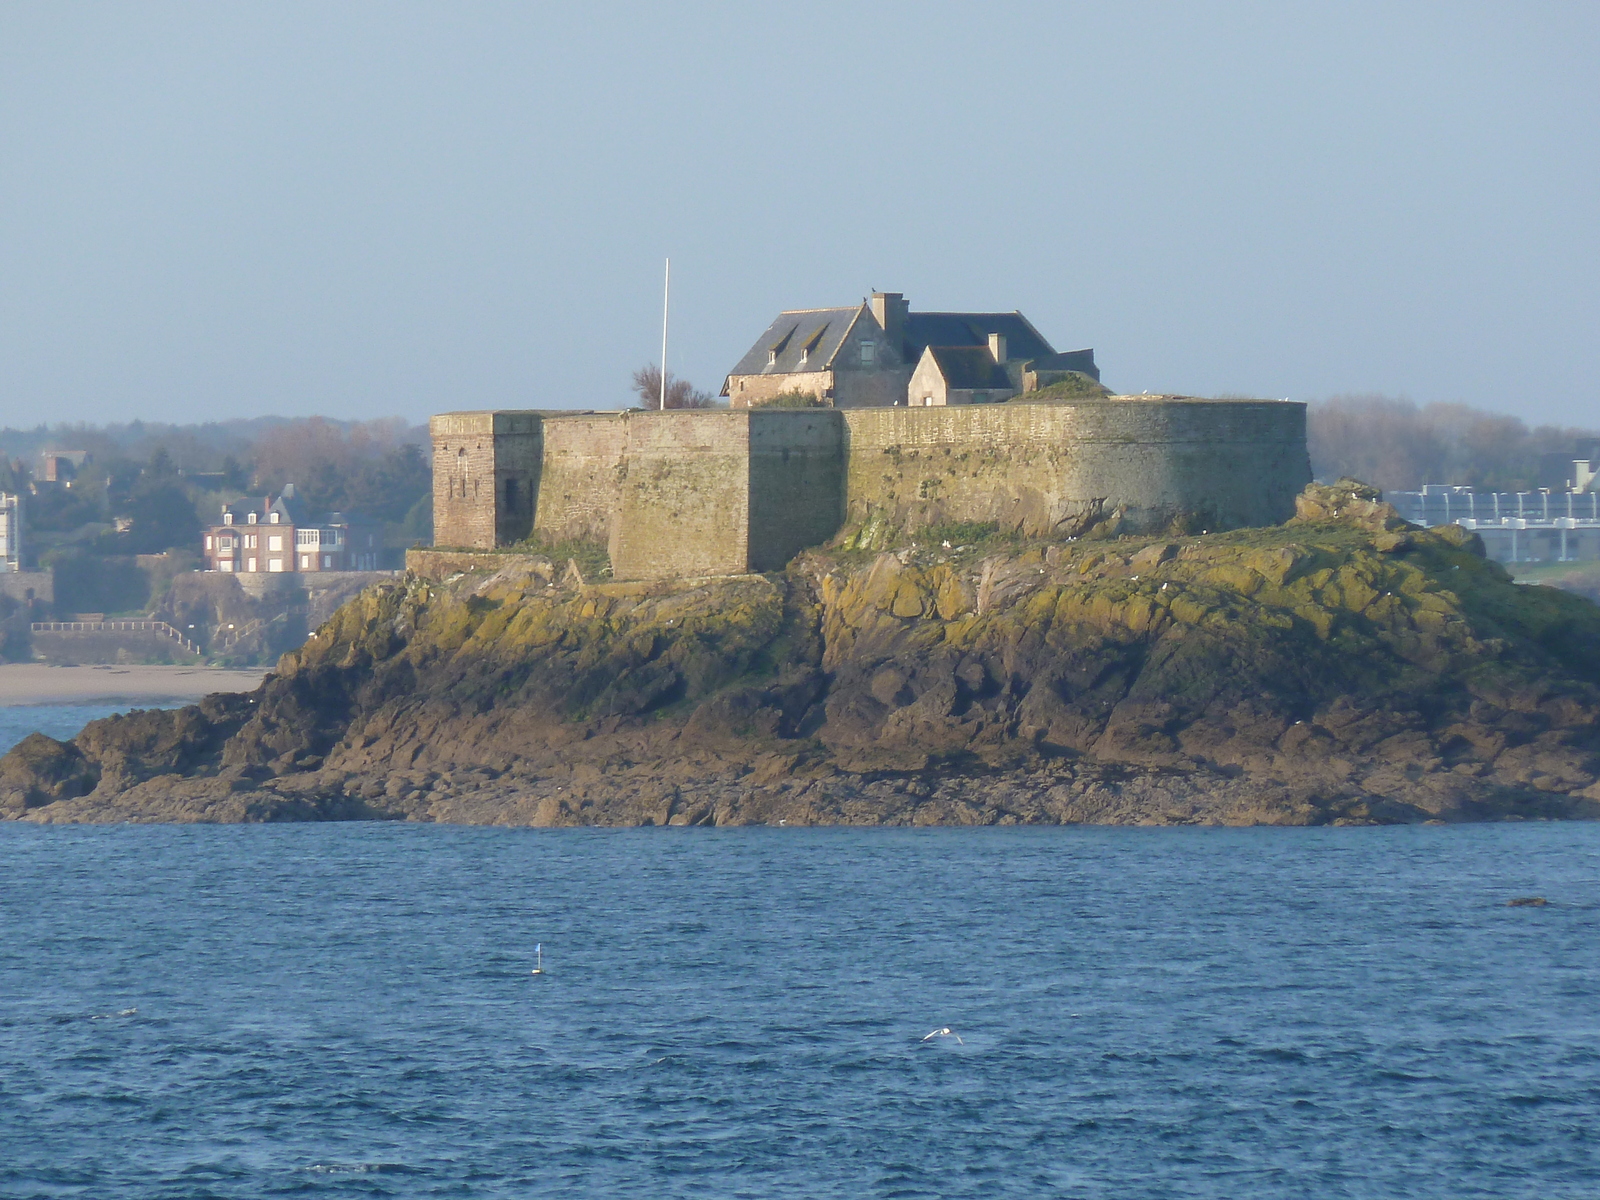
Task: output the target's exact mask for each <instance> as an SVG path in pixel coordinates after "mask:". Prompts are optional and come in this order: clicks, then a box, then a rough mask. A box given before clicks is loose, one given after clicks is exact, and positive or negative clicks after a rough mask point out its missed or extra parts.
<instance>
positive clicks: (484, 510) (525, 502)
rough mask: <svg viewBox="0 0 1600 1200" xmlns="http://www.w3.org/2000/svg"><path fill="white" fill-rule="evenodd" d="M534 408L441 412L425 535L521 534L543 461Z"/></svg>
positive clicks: (504, 539)
mask: <svg viewBox="0 0 1600 1200" xmlns="http://www.w3.org/2000/svg"><path fill="white" fill-rule="evenodd" d="M541 418H542V414H541V413H538V412H533V411H525V412H455V413H443V414H441V415H439V416H436V417H433V418H432V419H431V420H429V422H428V432H429V434H430V436H431V437H432V439H433V521H434V525H433V539H434V542H435V543H436V544H438V545H441V546H471V547H477V548H481V549H492V548H494V547H495V546H504V545H508V544H510V543H512V542H517V541H521V540H522V539H523V538H525V537H527V536H528V534H529V532H530V531H531V530H532V528H533V506H534V500H535V498H536V497H537V495H538V492H539V474H540V467H541V465H542V463H543V457H544V450H543V442H544V428H543V421H542V419H541Z"/></svg>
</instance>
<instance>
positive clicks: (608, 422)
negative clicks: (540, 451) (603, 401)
mask: <svg viewBox="0 0 1600 1200" xmlns="http://www.w3.org/2000/svg"><path fill="white" fill-rule="evenodd" d="M625 435H626V422H625V420H624V418H623V415H622V414H621V413H596V414H594V415H585V416H564V417H547V419H546V420H545V422H544V466H543V470H542V473H541V476H540V481H539V500H538V506H537V509H536V511H535V513H534V529H535V531H536V532H537V533H538V534H539V536H540V537H542V538H544V539H546V540H547V541H551V542H565V541H585V542H605V541H607V540H608V539H609V538H610V536H611V516H612V512H613V510H614V509H615V508H616V501H617V478H618V472H619V471H620V470H621V467H622V446H623V439H624V437H625Z"/></svg>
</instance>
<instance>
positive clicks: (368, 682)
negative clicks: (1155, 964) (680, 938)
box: [0, 481, 1600, 825]
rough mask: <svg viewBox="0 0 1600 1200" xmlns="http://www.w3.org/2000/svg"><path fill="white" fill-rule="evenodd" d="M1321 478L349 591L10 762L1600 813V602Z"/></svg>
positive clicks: (56, 816) (7, 790) (529, 799)
mask: <svg viewBox="0 0 1600 1200" xmlns="http://www.w3.org/2000/svg"><path fill="white" fill-rule="evenodd" d="M1464 532H1465V531H1450V530H1445V531H1423V530H1419V529H1415V528H1412V527H1408V526H1406V525H1405V523H1404V522H1403V521H1400V520H1399V518H1398V516H1396V515H1395V514H1394V510H1393V509H1391V508H1389V506H1387V505H1385V504H1382V502H1381V500H1379V499H1378V497H1377V495H1376V493H1374V492H1373V491H1372V489H1368V488H1365V487H1364V486H1363V485H1359V484H1353V483H1351V482H1350V481H1341V482H1340V483H1339V484H1336V485H1333V486H1332V487H1328V488H1319V487H1315V486H1314V487H1313V488H1310V489H1308V490H1307V493H1306V495H1305V496H1304V497H1302V503H1301V505H1300V508H1299V516H1298V517H1297V518H1296V520H1295V521H1293V522H1291V523H1289V524H1288V525H1285V526H1282V527H1277V528H1271V529H1256V530H1242V531H1235V532H1232V533H1225V534H1215V535H1208V536H1194V537H1172V536H1168V537H1165V538H1137V539H1135V538H1123V539H1117V540H1108V541H1095V542H1088V541H1054V542H1051V541H1028V540H1023V539H995V538H990V539H988V540H979V541H977V542H975V543H973V544H971V545H963V546H954V547H945V546H939V547H929V546H911V545H906V546H902V547H899V548H897V549H894V550H886V551H877V552H874V551H872V550H869V549H864V548H860V547H861V545H862V543H861V541H860V540H859V539H858V540H857V541H856V542H847V543H845V545H846V546H848V547H849V548H848V549H840V550H836V551H831V552H829V551H814V552H810V553H807V554H805V555H802V556H801V557H800V558H799V559H797V560H796V561H795V562H794V563H793V564H791V566H790V568H789V569H788V571H787V572H786V573H784V574H782V575H775V576H769V577H755V578H738V579H724V580H716V581H710V582H699V583H695V584H693V585H644V584H601V585H585V584H582V583H581V581H579V580H576V579H570V578H569V579H568V580H567V581H566V582H558V581H556V580H555V579H554V578H553V576H552V574H551V573H550V572H548V571H546V572H534V571H531V570H528V569H526V568H525V567H523V568H518V567H515V566H513V567H509V568H507V569H505V570H502V571H501V572H499V573H496V574H483V573H478V574H464V575H460V576H456V577H452V578H451V579H449V581H447V582H444V583H439V582H434V581H430V580H427V579H424V578H420V577H416V576H412V577H408V578H407V579H405V580H404V581H400V582H395V583H387V584H383V585H379V586H377V587H374V588H372V589H370V590H368V591H367V592H366V593H364V594H363V595H362V596H361V597H359V598H358V599H357V600H355V601H352V602H351V603H350V604H347V605H346V606H345V607H344V608H343V609H341V610H340V611H339V612H338V613H337V614H336V615H335V616H334V618H333V619H332V620H331V621H329V622H328V623H327V624H326V625H325V626H323V628H321V629H320V630H318V632H317V633H316V635H314V636H313V637H312V638H311V639H310V640H309V641H308V642H307V643H306V644H305V646H303V647H302V648H301V649H299V650H297V651H296V652H294V653H292V654H289V655H286V656H285V657H284V658H283V660H282V661H281V662H280V664H279V666H278V669H277V670H276V671H275V672H274V674H273V675H272V676H270V677H269V678H268V680H267V681H266V683H265V684H263V686H262V688H261V689H260V690H259V691H258V692H257V693H255V694H254V695H252V696H249V697H237V698H221V697H212V698H210V699H208V700H207V701H206V703H205V704H204V705H201V706H196V707H191V708H189V709H183V710H178V711H176V712H166V713H142V714H133V715H130V716H128V717H123V718H113V719H112V720H110V721H106V722H96V723H94V724H92V725H90V726H89V727H87V728H86V729H85V731H84V732H83V733H82V734H80V735H79V737H78V738H77V739H75V740H74V741H73V742H72V743H66V744H62V743H53V742H50V740H49V739H41V738H34V739H29V741H28V742H26V743H24V744H23V745H22V746H19V747H17V748H16V749H15V750H13V751H12V752H11V754H9V755H7V756H6V757H5V758H4V759H0V802H3V803H5V804H6V805H8V806H9V807H7V808H6V810H5V811H6V813H7V815H12V816H24V817H26V818H27V819H30V820H47V821H48V820H107V819H135V820H141V819H142V820H172V819H188V820H273V819H296V820H298V819H328V818H353V817H390V818H408V819H419V820H452V821H479V822H501V823H518V824H539V825H555V824H641V823H643V824H711V823H715V824H728V823H751V822H767V821H773V822H775V821H779V820H783V821H786V822H787V823H789V824H803V823H874V822H887V823H899V824H921V823H941V824H951V823H957V824H960V823H1015V822H1060V821H1094V822H1126V823H1190V822H1225V823H1264V824H1308V823H1330V822H1331V823H1341V822H1343V823H1353V822H1360V823H1370V822H1388V821H1421V820H1431V819H1442V820H1469V819H1490V818H1507V817H1576V816H1593V815H1596V814H1597V813H1600V727H1597V723H1600V609H1596V608H1595V607H1594V606H1593V605H1591V604H1589V603H1588V602H1587V601H1585V600H1582V599H1580V598H1578V597H1575V596H1571V595H1567V594H1565V593H1561V592H1556V591H1553V590H1550V589H1544V588H1526V587H1518V586H1516V585H1514V584H1512V583H1511V581H1510V580H1509V578H1508V576H1507V575H1506V573H1505V572H1504V570H1503V569H1501V568H1500V567H1499V566H1498V565H1497V564H1495V563H1492V562H1489V561H1487V560H1485V559H1484V558H1483V557H1482V554H1481V546H1480V545H1475V544H1474V542H1473V539H1471V537H1470V536H1466V537H1463V536H1462V534H1463V533H1464Z"/></svg>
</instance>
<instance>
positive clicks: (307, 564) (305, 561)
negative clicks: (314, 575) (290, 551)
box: [300, 554, 311, 571]
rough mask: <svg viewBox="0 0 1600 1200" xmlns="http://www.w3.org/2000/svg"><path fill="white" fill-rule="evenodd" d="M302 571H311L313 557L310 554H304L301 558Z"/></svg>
mask: <svg viewBox="0 0 1600 1200" xmlns="http://www.w3.org/2000/svg"><path fill="white" fill-rule="evenodd" d="M300 569H301V570H302V571H309V570H311V555H309V554H302V555H301V556H300Z"/></svg>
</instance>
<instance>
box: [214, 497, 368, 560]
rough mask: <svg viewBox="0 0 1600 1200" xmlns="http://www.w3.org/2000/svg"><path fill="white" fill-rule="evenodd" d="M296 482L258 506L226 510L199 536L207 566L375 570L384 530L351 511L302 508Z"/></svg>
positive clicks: (248, 504)
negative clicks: (312, 513) (314, 511)
mask: <svg viewBox="0 0 1600 1200" xmlns="http://www.w3.org/2000/svg"><path fill="white" fill-rule="evenodd" d="M303 508H304V506H303V505H302V504H301V502H300V500H299V498H298V497H297V496H296V495H295V488H294V485H293V484H286V485H285V486H284V489H283V491H282V493H280V494H279V495H277V496H268V497H264V498H263V499H262V500H261V502H260V503H259V504H257V503H255V502H253V501H252V502H241V503H238V504H230V505H227V506H225V507H224V508H223V510H222V520H221V522H220V523H219V524H216V525H213V526H211V527H210V528H209V529H207V530H205V531H204V533H203V534H202V535H201V536H202V538H203V543H204V544H203V548H202V553H203V555H204V556H205V563H206V570H208V571H228V572H239V573H255V572H264V573H269V574H278V573H280V572H285V573H287V572H311V571H376V570H378V568H379V558H380V555H381V553H382V546H383V539H382V531H381V530H380V529H379V528H378V527H377V526H376V525H375V524H373V523H372V522H369V521H364V520H362V519H361V518H359V517H355V516H352V515H350V514H347V513H338V512H331V513H322V514H320V515H318V516H316V517H315V518H312V517H311V516H309V515H307V514H306V513H305V512H304V511H303Z"/></svg>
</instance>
